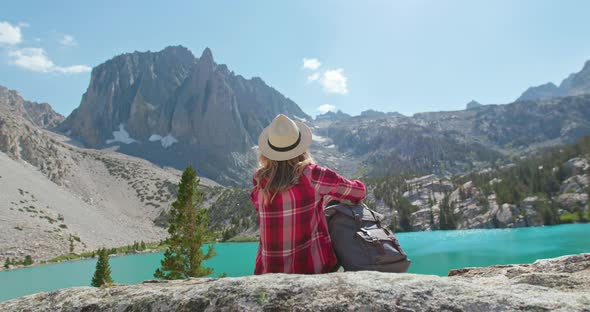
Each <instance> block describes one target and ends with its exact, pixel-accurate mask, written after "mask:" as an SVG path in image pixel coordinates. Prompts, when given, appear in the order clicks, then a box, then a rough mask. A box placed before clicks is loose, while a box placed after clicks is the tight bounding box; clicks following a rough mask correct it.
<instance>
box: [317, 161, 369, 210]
mask: <svg viewBox="0 0 590 312" xmlns="http://www.w3.org/2000/svg"><path fill="white" fill-rule="evenodd" d="M311 180H312V183H314V184H315V186H316V188H317V189H318V190H319V193H320V195H322V196H325V195H329V196H331V197H333V198H334V199H339V200H349V201H351V202H353V203H358V202H360V201H361V200H363V198H365V195H366V193H367V190H366V188H365V184H364V183H363V182H361V181H359V180H348V179H346V178H344V177H342V176H340V175H339V174H338V173H336V172H335V171H333V170H331V169H329V168H324V167H320V166H315V168H313V169H312V173H311Z"/></svg>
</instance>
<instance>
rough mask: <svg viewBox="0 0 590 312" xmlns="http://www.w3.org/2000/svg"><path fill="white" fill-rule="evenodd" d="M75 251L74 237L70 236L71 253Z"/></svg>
mask: <svg viewBox="0 0 590 312" xmlns="http://www.w3.org/2000/svg"><path fill="white" fill-rule="evenodd" d="M73 252H74V239H73V238H72V236H70V253H73Z"/></svg>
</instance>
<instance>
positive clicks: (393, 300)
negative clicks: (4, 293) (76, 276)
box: [0, 254, 590, 311]
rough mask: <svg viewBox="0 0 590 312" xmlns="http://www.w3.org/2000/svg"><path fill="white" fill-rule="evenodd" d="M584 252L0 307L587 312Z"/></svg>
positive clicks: (194, 283)
mask: <svg viewBox="0 0 590 312" xmlns="http://www.w3.org/2000/svg"><path fill="white" fill-rule="evenodd" d="M589 308H590V254H580V255H574V256H565V257H560V258H555V259H546V260H539V261H536V262H535V263H533V264H523V265H501V266H492V267H488V268H466V269H460V270H454V271H451V272H450V277H438V276H433V275H418V274H391V273H379V272H369V271H365V272H339V273H331V274H324V275H287V274H267V275H261V276H248V277H240V278H221V279H211V278H200V279H199V278H191V279H186V280H180V281H167V282H144V283H143V284H139V285H130V286H126V285H116V286H112V287H110V288H102V289H101V288H92V287H75V288H68V289H63V290H57V291H53V292H48V293H39V294H35V295H30V296H26V297H21V298H17V299H14V300H9V301H6V302H3V303H0V310H3V311H219V310H222V311H515V310H519V311H520V310H526V311H588V309H589Z"/></svg>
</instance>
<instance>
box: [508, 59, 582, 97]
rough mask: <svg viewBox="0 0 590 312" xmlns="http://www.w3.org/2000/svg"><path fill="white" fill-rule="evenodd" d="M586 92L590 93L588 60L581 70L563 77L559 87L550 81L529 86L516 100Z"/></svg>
mask: <svg viewBox="0 0 590 312" xmlns="http://www.w3.org/2000/svg"><path fill="white" fill-rule="evenodd" d="M588 93H590V61H587V62H586V64H584V67H583V68H582V70H581V71H579V72H577V73H573V74H571V75H569V76H568V77H567V78H565V79H564V80H563V81H562V82H561V84H560V85H559V87H558V86H556V85H555V84H554V83H552V82H548V83H545V84H542V85H540V86H536V87H530V88H528V89H527V90H526V91H525V92H524V93H523V94H522V95H521V96H520V97H519V98H518V99H517V100H516V101H535V100H545V99H550V98H555V97H563V96H572V95H580V94H588Z"/></svg>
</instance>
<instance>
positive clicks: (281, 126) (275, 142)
mask: <svg viewBox="0 0 590 312" xmlns="http://www.w3.org/2000/svg"><path fill="white" fill-rule="evenodd" d="M310 145H311V129H309V127H308V126H306V125H305V124H304V123H302V122H300V121H293V120H291V119H289V117H287V116H285V115H283V114H279V115H277V117H275V119H273V121H272V122H271V123H270V125H269V126H268V127H266V128H264V130H262V133H261V134H260V136H259V137H258V148H259V150H260V152H261V153H262V155H264V156H266V157H267V158H268V159H272V160H277V161H280V160H289V159H291V158H295V157H297V156H299V155H301V154H303V152H305V151H306V150H307V149H308V148H309V146H310Z"/></svg>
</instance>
